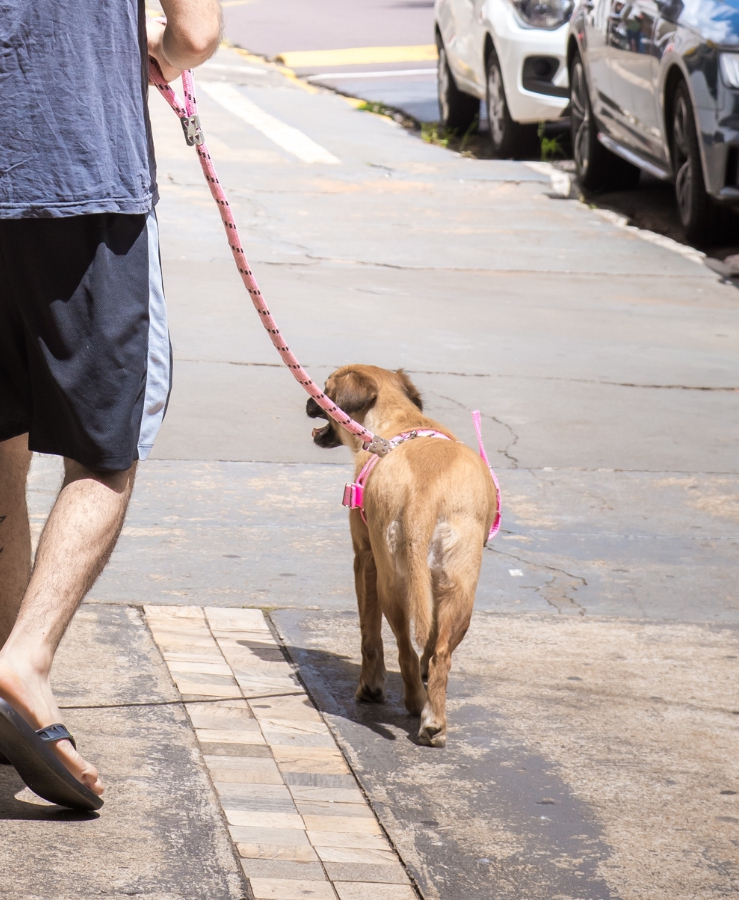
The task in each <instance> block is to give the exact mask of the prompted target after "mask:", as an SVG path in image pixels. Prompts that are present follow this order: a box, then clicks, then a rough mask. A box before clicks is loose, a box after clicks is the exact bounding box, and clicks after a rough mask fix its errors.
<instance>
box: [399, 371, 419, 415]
mask: <svg viewBox="0 0 739 900" xmlns="http://www.w3.org/2000/svg"><path fill="white" fill-rule="evenodd" d="M395 374H396V375H397V376H398V378H399V379H400V386H401V388H402V390H403V393H404V394H405V395H406V397H407V398H408V399H409V400H410V401H411V403H412V404H413V405H414V406H417V407H418V408H419V409H420V410H421V412H423V400H422V399H421V394H420V393H419V391H418V388H417V387H416V386H415V384H413V382H412V381H411V380H410V378H409V377H408V376H407V375H406V374H405V372H404V371H403V370H402V369H398V371H397V372H396V373H395Z"/></svg>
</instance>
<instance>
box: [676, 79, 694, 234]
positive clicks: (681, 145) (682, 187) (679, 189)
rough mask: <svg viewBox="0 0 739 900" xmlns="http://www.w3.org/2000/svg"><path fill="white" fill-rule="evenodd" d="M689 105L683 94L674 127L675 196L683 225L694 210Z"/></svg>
mask: <svg viewBox="0 0 739 900" xmlns="http://www.w3.org/2000/svg"><path fill="white" fill-rule="evenodd" d="M688 115H689V113H688V105H687V103H686V102H685V98H684V97H683V96H678V98H677V102H676V103H675V121H674V125H673V129H672V139H673V140H672V143H673V154H674V157H675V171H676V172H677V177H676V178H675V196H676V197H677V206H678V209H679V211H680V218H681V220H682V223H683V225H687V223H688V222H689V221H690V217H691V212H692V194H693V170H692V166H691V165H690V145H689V143H688Z"/></svg>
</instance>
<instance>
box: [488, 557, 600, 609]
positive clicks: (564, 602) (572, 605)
mask: <svg viewBox="0 0 739 900" xmlns="http://www.w3.org/2000/svg"><path fill="white" fill-rule="evenodd" d="M486 549H487V550H489V551H490V552H491V553H495V554H496V555H497V556H506V557H508V558H509V559H515V560H516V561H517V562H521V563H524V565H527V566H531V568H532V569H546V570H548V571H549V572H554V575H553V576H552V577H551V578H550V579H549V581H547V582H546V583H545V584H543V585H541V586H540V587H534V588H533V590H535V591H536V592H537V594H540V595H541V596H542V597H543V598H544V600H546V602H547V603H548V604H549V605H550V606H553V607H554V609H556V610H557V612H559V613H563V612H566V611H568V610H570V611H576V612H577V614H578V615H579V616H584V615H585V613H586V609H585V607H584V606H583V605H582V604H580V603H578V602H577V600H575V599H574V598H573V597H570V596H569V595H568V594H567V589H566V587H565V589H564V590H558V589H557V581H558V576H562V575H564V576H565V577H567V578H569V579H570V581H571V582H573V583H574V584H573V585H570V587H571V589H572V590H574V591H576V590H577V589H578V586H580V587H587V585H588V582H587V580H586V579H585V578H583V577H582V575H573V574H572V573H571V572H567V571H566V570H565V569H560V568H558V567H557V566H548V565H546V564H545V563H535V562H531V560H528V559H525V558H524V557H523V556H516V555H515V554H514V553H506V552H505V550H497V549H496V548H495V547H491V546H488V547H487V548H486ZM577 582H579V585H578V584H577Z"/></svg>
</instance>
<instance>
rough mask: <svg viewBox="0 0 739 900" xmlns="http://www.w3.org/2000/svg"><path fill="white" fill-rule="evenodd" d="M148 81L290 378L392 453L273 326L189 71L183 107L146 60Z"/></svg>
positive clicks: (365, 441) (379, 450)
mask: <svg viewBox="0 0 739 900" xmlns="http://www.w3.org/2000/svg"><path fill="white" fill-rule="evenodd" d="M149 81H150V82H151V83H152V84H153V85H154V87H156V88H157V90H158V91H159V93H160V94H161V95H162V97H164V99H165V100H166V101H167V103H169V105H170V106H171V107H172V109H173V110H174V111H175V113H176V114H177V116H178V117H179V119H180V123H181V124H182V129H183V131H184V132H185V140H186V142H187V143H188V145H190V146H193V145H194V146H195V150H196V151H197V154H198V158H199V159H200V166H201V168H202V170H203V174H204V175H205V180H206V182H207V183H208V187H209V189H210V193H211V195H212V197H213V199H214V200H215V202H216V204H217V206H218V211H219V212H220V214H221V220H222V221H223V227H224V228H225V229H226V237H227V239H228V245H229V247H230V248H231V253H233V258H234V260H235V262H236V268H237V269H238V270H239V274H240V275H241V280H242V281H243V282H244V287H245V288H246V289H247V291H248V292H249V296H250V297H251V301H252V303H253V304H254V308H255V309H256V311H257V312H258V313H259V316H260V319H261V321H262V325H263V326H264V329H265V331H266V332H267V334H268V335H269V337H270V340H271V341H272V343H273V344H274V346H275V348H276V349H277V352H278V353H279V354H280V356H281V357H282V361H283V362H284V363H285V365H286V366H287V367H288V369H290V371H291V372H292V374H293V378H295V380H296V381H297V382H298V384H300V385H302V386H303V388H304V389H305V391H306V392H307V393H308V394H310V396H311V397H313V399H314V400H315V401H316V403H317V404H318V405H319V406H320V407H321V409H322V410H324V412H326V413H327V414H328V415H329V416H331V418H332V419H333V420H334V421H335V422H338V424H339V425H341V427H342V428H345V429H346V430H347V431H348V432H350V433H351V434H354V435H356V436H357V437H358V438H360V439H361V441H362V447H363V448H364V449H365V450H368V451H369V452H370V453H374V454H375V455H376V456H378V457H381V456H386V455H387V454H388V453H389V452H390V450H392V446H391V444H390V442H389V441H387V440H385V438H382V437H379V436H378V435H374V434H372V432H371V431H368V430H367V429H366V428H364V426H362V425H360V424H359V422H355V421H354V419H352V417H351V416H349V415H347V414H346V413H345V412H344V411H343V410H342V409H339V407H338V406H337V405H336V404H335V403H334V402H333V401H332V400H331V399H330V398H329V397H327V396H326V395H325V394H324V393H323V391H322V390H321V389H320V388H319V387H318V385H317V384H316V383H315V382H314V381H313V380H312V379H311V378H310V376H309V375H308V373H307V372H306V371H305V369H304V368H303V367H302V366H301V365H300V363H299V362H298V360H297V359H296V358H295V355H294V354H293V352H292V351H291V350H290V348H289V347H288V346H287V344H286V343H285V339H284V338H283V337H282V334H281V333H280V329H279V328H278V327H277V323H276V322H275V320H274V317H273V316H272V313H271V312H270V311H269V307H268V306H267V304H266V302H265V300H264V296H263V295H262V292H261V291H260V290H259V285H258V284H257V281H256V278H255V277H254V275H253V273H252V271H251V268H250V266H249V262H248V260H247V258H246V254H245V253H244V248H243V246H242V244H241V239H240V237H239V232H238V230H237V228H236V221H235V220H234V217H233V213H232V212H231V206H230V204H229V202H228V199H227V198H226V194H225V191H224V190H223V187H222V185H221V182H220V181H219V180H218V175H217V174H216V170H215V166H214V165H213V160H212V159H211V156H210V152H209V151H208V146H207V144H206V143H205V138H204V136H203V130H202V128H201V127H200V119H199V117H198V104H197V99H196V97H195V79H194V77H193V74H192V70H191V69H187V70H185V71H184V72H183V73H182V88H183V91H184V94H185V102H184V105H183V104H182V103H181V102H180V99H179V97H178V96H177V94H176V93H175V92H174V90H173V89H172V88H171V87H170V85H169V84H167V82H166V81H165V80H164V77H163V76H162V73H161V71H160V69H159V66H158V65H157V63H156V62H155V61H154V60H151V59H150V60H149Z"/></svg>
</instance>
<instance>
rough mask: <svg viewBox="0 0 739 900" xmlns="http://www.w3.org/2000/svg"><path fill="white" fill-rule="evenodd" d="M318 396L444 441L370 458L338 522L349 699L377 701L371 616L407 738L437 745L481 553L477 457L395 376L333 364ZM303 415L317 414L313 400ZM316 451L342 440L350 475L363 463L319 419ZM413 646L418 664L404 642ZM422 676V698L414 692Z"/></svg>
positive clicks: (491, 506) (488, 496) (378, 427)
mask: <svg viewBox="0 0 739 900" xmlns="http://www.w3.org/2000/svg"><path fill="white" fill-rule="evenodd" d="M326 394H327V395H328V396H329V397H330V398H331V399H332V400H333V401H334V403H336V404H337V405H338V406H339V407H341V409H343V410H344V411H345V412H347V413H349V415H351V416H352V417H353V418H355V419H356V420H357V421H358V422H361V423H362V424H363V425H364V426H365V427H366V428H367V429H369V430H370V431H371V432H373V433H374V434H377V435H380V436H381V437H384V438H388V439H389V438H392V437H395V436H396V435H398V434H401V433H403V432H408V431H412V430H414V429H423V428H428V429H434V430H436V431H440V432H442V433H443V434H446V435H448V436H449V437H450V438H451V440H449V441H445V440H442V439H440V438H432V437H419V438H416V439H415V440H410V441H407V442H405V443H402V444H400V445H399V446H397V447H396V448H395V449H394V450H393V451H392V452H391V453H390V454H388V456H386V457H384V458H383V459H381V460H380V461H379V462H378V464H377V465H376V466H375V468H374V469H373V470H372V473H371V474H370V476H369V479H368V481H367V485H366V489H365V491H364V509H365V514H366V517H367V524H366V525H365V523H364V522H363V521H362V517H361V515H360V512H359V510H358V509H355V510H352V512H351V513H350V517H349V521H350V525H351V534H352V542H353V544H354V577H355V585H356V591H357V602H358V604H359V620H360V627H361V631H362V671H361V674H360V678H359V687H358V688H357V698H358V699H359V700H367V701H377V702H380V701H382V700H384V698H385V692H384V687H383V685H384V681H385V663H384V658H383V647H382V633H381V629H382V615H383V614H384V615H385V618H386V619H387V620H388V622H389V623H390V627H391V628H392V630H393V633H394V634H395V638H396V640H397V642H398V656H399V662H400V671H401V673H402V676H403V682H404V685H405V706H406V709H407V710H408V712H410V713H411V714H412V715H420V716H421V727H420V730H419V732H418V737H419V740H420V741H421V742H422V743H425V744H431V745H432V746H434V747H443V746H444V744H445V743H446V686H447V679H448V676H449V669H450V668H451V662H452V652H453V651H454V649H455V648H456V647H457V645H458V644H459V642H460V641H461V640H462V638H463V637H464V636H465V634H466V632H467V628H468V627H469V624H470V618H471V616H472V606H473V603H474V599H475V590H476V588H477V580H478V577H479V575H480V564H481V562H482V550H483V547H484V545H485V542H486V540H487V537H488V533H489V531H490V525H491V523H492V521H493V517H494V515H495V510H496V495H495V488H494V486H493V482H492V479H491V477H490V473H489V472H488V470H487V467H486V465H485V463H484V462H483V461H482V460H481V459H480V457H479V456H477V454H476V453H475V452H474V451H472V450H470V448H469V447H466V446H465V445H464V444H462V443H460V442H459V441H457V440H456V438H455V437H454V435H453V434H452V433H451V432H450V431H449V430H448V429H446V428H444V427H443V426H442V425H439V424H438V423H437V422H434V421H432V420H431V419H428V418H426V416H424V415H423V412H422V410H423V404H422V402H421V395H420V394H419V393H418V391H417V390H416V388H415V386H414V385H413V384H412V382H411V380H410V379H409V378H408V376H407V375H406V374H405V373H404V372H403V371H402V369H401V370H399V371H397V372H389V371H387V370H386V369H378V368H377V367H375V366H344V367H343V368H341V369H338V370H337V371H336V372H334V373H333V375H330V376H329V378H328V381H327V382H326ZM306 412H307V413H308V415H309V416H310V417H311V418H314V419H315V418H327V417H326V414H325V413H324V412H323V410H322V409H321V408H320V407H319V406H318V404H317V403H316V402H315V400H313V399H310V400H309V401H308V405H307V408H306ZM313 440H314V441H315V443H316V444H318V446H319V447H338V446H340V445H341V444H346V445H347V446H348V447H349V448H350V449H351V450H352V451H353V452H354V461H355V465H356V473H357V474H358V473H359V471H360V470H361V468H362V466H364V464H365V463H366V462H367V460H368V459H369V454H368V453H367V452H366V451H363V450H362V447H361V443H360V441H359V440H358V439H357V438H355V437H354V436H353V435H351V434H349V433H348V432H347V431H345V430H344V429H343V428H341V427H340V426H338V425H336V424H334V423H333V422H332V421H329V423H328V425H325V426H324V427H323V428H316V429H314V431H313ZM411 620H414V622H415V633H416V641H417V643H418V645H419V646H420V647H423V656H422V658H421V661H420V665H419V659H418V655H417V653H416V651H415V649H414V647H413V643H412V640H411ZM422 677H423V678H427V679H428V694H427V692H426V689H425V688H424V686H423V681H422Z"/></svg>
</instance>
